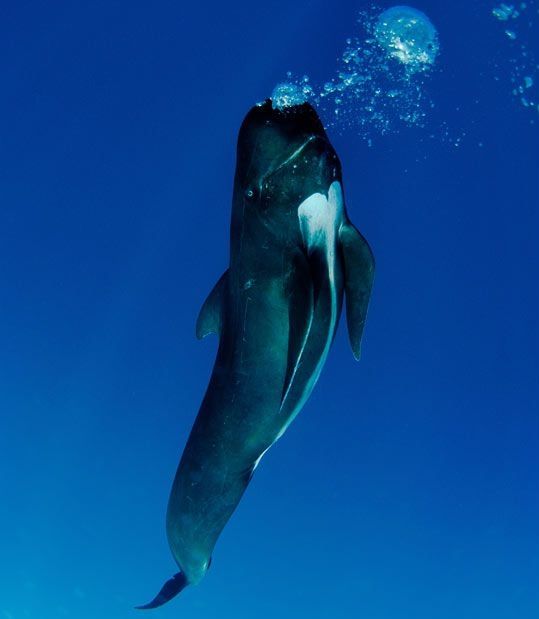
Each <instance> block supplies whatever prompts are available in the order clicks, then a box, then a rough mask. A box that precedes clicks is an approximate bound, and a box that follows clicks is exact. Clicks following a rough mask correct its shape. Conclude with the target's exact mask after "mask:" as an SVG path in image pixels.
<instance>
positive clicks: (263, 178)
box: [260, 134, 327, 185]
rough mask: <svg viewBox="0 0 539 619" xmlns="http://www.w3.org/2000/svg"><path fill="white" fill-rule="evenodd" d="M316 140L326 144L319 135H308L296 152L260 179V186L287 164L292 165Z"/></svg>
mask: <svg viewBox="0 0 539 619" xmlns="http://www.w3.org/2000/svg"><path fill="white" fill-rule="evenodd" d="M316 140H322V141H323V142H327V140H326V139H325V138H324V137H322V136H321V135H315V134H313V135H310V136H309V137H308V138H307V139H306V140H305V142H303V144H302V145H301V146H299V147H298V148H296V150H295V151H294V152H293V153H292V154H290V155H289V156H288V157H287V158H286V159H285V160H284V161H282V162H281V163H280V164H279V165H278V166H276V167H275V168H272V169H271V170H269V171H268V172H267V173H266V174H264V176H263V177H262V178H261V179H260V184H261V185H263V184H264V181H266V180H267V179H268V178H269V177H270V176H273V175H274V174H276V173H277V172H278V171H279V170H282V168H284V167H285V166H287V165H288V164H289V163H292V161H294V160H295V159H297V158H298V157H299V156H300V155H301V153H302V152H303V151H304V150H305V149H306V148H307V146H309V144H311V143H312V142H315V141H316Z"/></svg>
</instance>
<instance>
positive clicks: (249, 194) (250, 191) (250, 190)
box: [245, 187, 256, 200]
mask: <svg viewBox="0 0 539 619" xmlns="http://www.w3.org/2000/svg"><path fill="white" fill-rule="evenodd" d="M255 195H256V193H255V190H254V187H248V188H247V189H246V190H245V197H246V198H247V200H253V199H254V197H255Z"/></svg>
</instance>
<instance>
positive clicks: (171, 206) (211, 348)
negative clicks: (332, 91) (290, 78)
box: [0, 0, 539, 619]
mask: <svg viewBox="0 0 539 619" xmlns="http://www.w3.org/2000/svg"><path fill="white" fill-rule="evenodd" d="M530 4H532V6H531V8H530V9H529V12H528V14H527V17H526V22H527V21H528V19H529V18H532V17H533V18H534V19H535V20H537V12H536V8H535V7H534V6H533V3H530ZM365 6H366V5H365V4H361V3H351V2H343V3H339V6H338V7H336V6H335V3H333V2H327V1H324V0H310V1H308V0H295V1H294V2H289V1H282V0H281V1H279V2H271V3H268V2H236V3H229V2H219V3H217V2H212V3H205V2H189V3H179V2H172V1H170V2H166V1H156V2H153V3H142V2H125V1H124V2H117V1H111V0H107V1H104V0H101V1H96V2H92V3H80V2H79V3H71V2H54V3H51V2H45V1H43V2H37V1H32V2H27V1H24V0H21V1H19V2H17V3H11V5H9V6H8V3H4V4H3V5H2V7H1V8H0V76H1V84H2V88H1V93H2V94H1V95H0V119H1V120H0V617H1V618H2V619H19V618H26V617H29V618H32V619H34V618H35V619H56V618H61V617H64V616H66V617H74V618H76V619H90V618H91V619H95V618H96V617H106V618H111V619H123V618H129V617H135V616H139V615H137V614H136V612H135V611H134V610H132V606H133V605H134V604H137V603H143V602H146V601H148V599H150V598H151V597H152V595H154V594H155V593H156V591H157V589H158V588H159V587H160V586H161V584H162V582H163V580H164V579H165V578H166V577H168V576H170V575H171V574H172V573H173V571H174V570H175V566H174V564H173V561H172V558H171V555H170V553H169V550H168V547H167V544H166V539H165V529H164V514H165V508H166V502H167V498H168V492H169V487H170V484H171V481H172V477H173V475H174V472H175V468H176V465H177V462H178V459H179V456H180V453H181V450H182V448H183V445H184V442H185V439H186V437H187V433H188V431H189V429H190V426H191V424H192V421H193V419H194V416H195V414H196V412H197V409H198V405H199V402H200V399H201V396H202V394H203V391H204V388H205V385H206V383H207V379H208V376H209V373H210V369H211V365H212V361H213V355H214V352H215V349H216V340H215V338H214V339H213V340H212V341H209V340H208V341H204V342H203V343H200V342H197V341H196V339H195V337H194V323H195V319H196V315H197V313H198V309H199V307H200V305H201V303H202V301H203V300H204V298H205V296H206V294H207V292H208V291H209V290H210V288H211V287H212V286H213V284H214V282H215V280H216V279H217V278H218V277H219V275H220V274H221V272H222V271H223V270H224V268H225V266H226V262H227V256H228V220H229V209H230V198H231V187H232V177H233V172H234V157H235V140H236V134H237V129H238V127H239V124H240V122H241V120H242V117H243V115H244V114H245V112H246V111H247V109H248V108H249V107H250V106H251V105H252V104H253V103H254V102H255V101H257V100H260V99H263V98H264V97H266V96H267V95H268V94H269V92H270V91H271V89H272V88H273V86H274V84H275V83H276V82H277V81H278V80H280V79H282V78H283V76H284V74H285V72H286V71H287V70H289V69H290V70H292V71H294V72H297V73H300V74H302V73H304V72H306V73H308V74H309V75H311V76H312V77H313V78H314V79H317V80H318V81H323V80H326V79H328V77H329V76H331V74H332V73H333V71H334V68H335V60H336V57H337V56H338V54H339V53H340V51H341V50H342V48H343V45H344V39H345V37H346V36H349V35H350V34H352V35H353V34H354V33H355V32H356V30H357V27H356V25H355V19H356V14H357V11H358V9H360V8H364V7H365ZM414 6H416V7H417V8H419V9H422V10H424V11H426V12H427V13H428V14H429V16H430V17H431V19H432V21H433V22H434V23H435V24H436V26H437V28H438V30H439V33H440V39H441V44H442V53H441V56H440V58H439V61H438V66H437V69H438V71H437V72H436V73H435V74H434V75H433V77H432V81H431V95H432V98H433V100H434V101H435V103H436V107H435V108H434V110H433V111H432V112H431V114H430V120H429V127H427V128H426V129H425V130H421V129H418V128H415V129H409V130H403V131H402V132H401V133H400V135H393V136H389V137H385V138H377V139H375V140H374V142H373V145H372V147H371V148H369V147H368V146H367V144H366V143H365V142H364V141H362V140H360V139H359V138H358V137H357V136H355V135H354V134H351V133H343V134H332V135H331V137H332V140H333V142H334V145H335V147H336V149H337V151H338V152H339V154H340V157H341V159H342V163H343V167H344V179H345V185H346V187H345V189H346V197H347V202H348V209H349V213H350V216H351V218H352V219H353V221H354V222H355V223H356V224H357V225H358V227H359V228H360V229H361V230H362V231H363V233H364V234H365V236H366V237H367V238H368V239H369V241H370V243H371V245H372V247H373V249H374V251H375V254H376V258H377V281H376V287H375V291H374V295H373V299H372V304H371V310H370V315H369V320H368V324H367V329H366V334H365V341H364V346H363V358H362V360H361V362H360V363H359V364H356V363H355V362H354V360H353V359H352V355H351V353H350V351H349V348H348V343H347V340H346V333H345V329H344V325H341V329H340V333H339V336H338V337H337V340H336V343H335V346H334V348H333V350H332V352H331V355H330V358H329V360H328V363H327V365H326V368H325V370H324V372H323V375H322V377H321V379H320V381H319V383H318V385H317V388H316V390H315V392H314V394H313V396H312V398H311V400H310V401H309V402H308V404H307V405H306V407H305V409H304V411H303V412H302V413H301V414H300V416H299V417H298V419H297V420H296V422H295V423H294V424H293V425H292V427H291V428H290V430H289V432H288V433H287V435H286V436H285V437H284V438H283V439H282V440H281V441H280V442H279V444H278V445H276V446H275V447H274V448H273V449H272V451H271V452H270V453H269V454H268V455H267V456H266V458H265V459H264V461H263V464H262V465H261V466H260V468H259V469H258V471H257V474H256V476H255V478H254V480H253V482H252V484H251V486H250V488H249V490H248V492H247V494H246V496H245V497H244V500H243V501H242V504H241V506H240V508H239V509H238V511H237V513H236V514H235V516H234V518H233V519H232V520H231V522H230V523H229V525H228V527H227V528H226V530H225V532H224V534H223V535H222V538H221V539H220V541H219V544H218V546H217V548H216V552H215V554H214V562H213V566H212V569H211V571H210V573H209V574H208V576H207V578H206V580H205V581H204V582H203V583H202V584H201V585H200V586H199V587H197V588H192V589H189V590H188V591H186V592H185V593H184V594H183V595H182V596H181V598H178V599H177V600H175V601H174V602H173V603H171V604H170V605H168V606H166V607H164V608H163V609H162V610H160V611H156V612H155V615H154V616H156V617H158V616H159V617H180V616H181V617H198V618H200V619H207V618H208V619H209V618H214V617H227V618H228V617H230V618H234V619H241V618H252V617H258V618H260V619H264V618H269V617H272V618H273V617H277V616H278V617H282V618H283V619H285V618H292V617H309V618H310V619H322V618H324V619H325V618H327V617H336V618H337V619H341V618H345V617H364V618H368V619H395V618H396V617H398V618H408V617H410V618H412V617H413V618H414V619H432V618H433V617H435V618H436V619H454V618H455V617H459V618H460V619H477V617H489V619H502V618H503V619H515V618H517V617H518V619H532V618H534V617H537V616H538V614H539V484H538V473H539V421H538V410H539V387H538V370H539V326H538V317H539V295H538V285H537V283H538V281H539V259H538V258H539V250H538V247H539V225H538V224H539V221H538V219H539V218H538V208H539V186H538V180H537V179H538V176H537V169H538V163H539V140H538V137H539V136H538V134H539V132H538V129H537V124H535V125H534V124H532V122H531V121H532V120H535V121H539V115H538V114H536V113H534V112H532V111H530V110H526V109H524V108H523V107H522V106H520V105H519V104H518V102H517V101H516V100H515V98H514V97H513V96H512V95H511V94H510V90H511V88H512V85H511V83H510V73H509V69H510V59H511V58H512V57H513V56H516V53H517V52H516V50H517V47H515V46H513V47H511V46H510V44H509V43H510V42H509V41H508V40H507V38H506V37H505V36H504V35H503V27H504V26H503V24H501V23H499V22H497V21H496V20H495V19H494V18H492V16H491V15H490V10H491V8H492V6H493V5H492V4H490V3H489V2H475V3H470V2H468V1H466V2H465V1H464V0H456V1H453V2H445V1H443V2H442V0H438V2H426V1H422V2H416V3H415V4H414ZM521 25H522V22H521ZM535 25H536V26H537V21H536V22H535ZM527 40H528V43H529V42H530V41H531V42H533V41H535V43H537V41H539V37H538V36H537V29H535V39H534V38H533V37H528V39H527ZM536 51H537V50H536ZM512 55H513V56H512ZM496 65H497V66H496ZM495 76H497V77H498V78H499V79H498V81H496V80H495V79H494V78H495ZM442 122H445V123H447V125H448V126H449V127H450V129H451V132H452V133H453V134H454V135H455V136H459V135H462V134H464V133H465V137H464V139H463V141H462V143H461V144H460V146H458V147H457V146H454V145H453V143H452V141H451V140H441V139H439V138H438V137H436V138H434V139H429V138H428V135H429V132H431V131H433V132H434V133H436V131H437V130H436V127H439V126H440V124H441V123H442ZM439 133H440V132H438V133H436V135H439ZM480 142H481V143H482V144H483V146H479V143H480Z"/></svg>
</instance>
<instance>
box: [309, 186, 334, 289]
mask: <svg viewBox="0 0 539 619" xmlns="http://www.w3.org/2000/svg"><path fill="white" fill-rule="evenodd" d="M343 210H344V209H343V197H342V189H341V184H340V183H339V182H338V181H334V182H333V183H332V184H331V186H330V188H329V191H328V196H327V198H326V196H325V195H324V194H322V193H313V195H312V196H309V197H308V198H307V199H306V200H304V201H303V202H302V203H301V204H300V205H299V208H298V218H299V225H300V230H301V234H302V236H303V241H304V243H305V245H306V247H307V250H308V251H309V250H312V249H315V248H317V249H319V250H322V251H324V252H325V254H326V257H327V259H328V264H329V269H330V273H329V275H330V279H331V282H332V283H333V282H334V277H335V268H334V267H335V251H336V236H337V232H338V230H339V228H340V226H341V223H342V219H343Z"/></svg>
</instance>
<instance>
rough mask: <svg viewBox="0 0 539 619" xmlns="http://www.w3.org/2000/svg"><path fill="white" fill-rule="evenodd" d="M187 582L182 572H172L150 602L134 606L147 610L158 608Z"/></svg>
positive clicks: (175, 594)
mask: <svg viewBox="0 0 539 619" xmlns="http://www.w3.org/2000/svg"><path fill="white" fill-rule="evenodd" d="M188 584H189V583H188V582H187V578H186V577H185V575H184V574H183V572H178V573H177V574H174V576H173V577H172V578H170V579H169V580H167V582H166V583H165V584H164V585H163V586H162V588H161V591H159V593H158V594H157V595H156V596H155V597H154V599H153V600H152V601H151V602H148V604H144V606H135V608H136V609H137V610H149V609H151V608H158V607H159V606H163V604H166V603H167V602H168V601H169V600H171V599H172V598H173V597H176V596H177V595H178V593H180V591H182V589H184V588H185V587H186V586H187V585H188Z"/></svg>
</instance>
